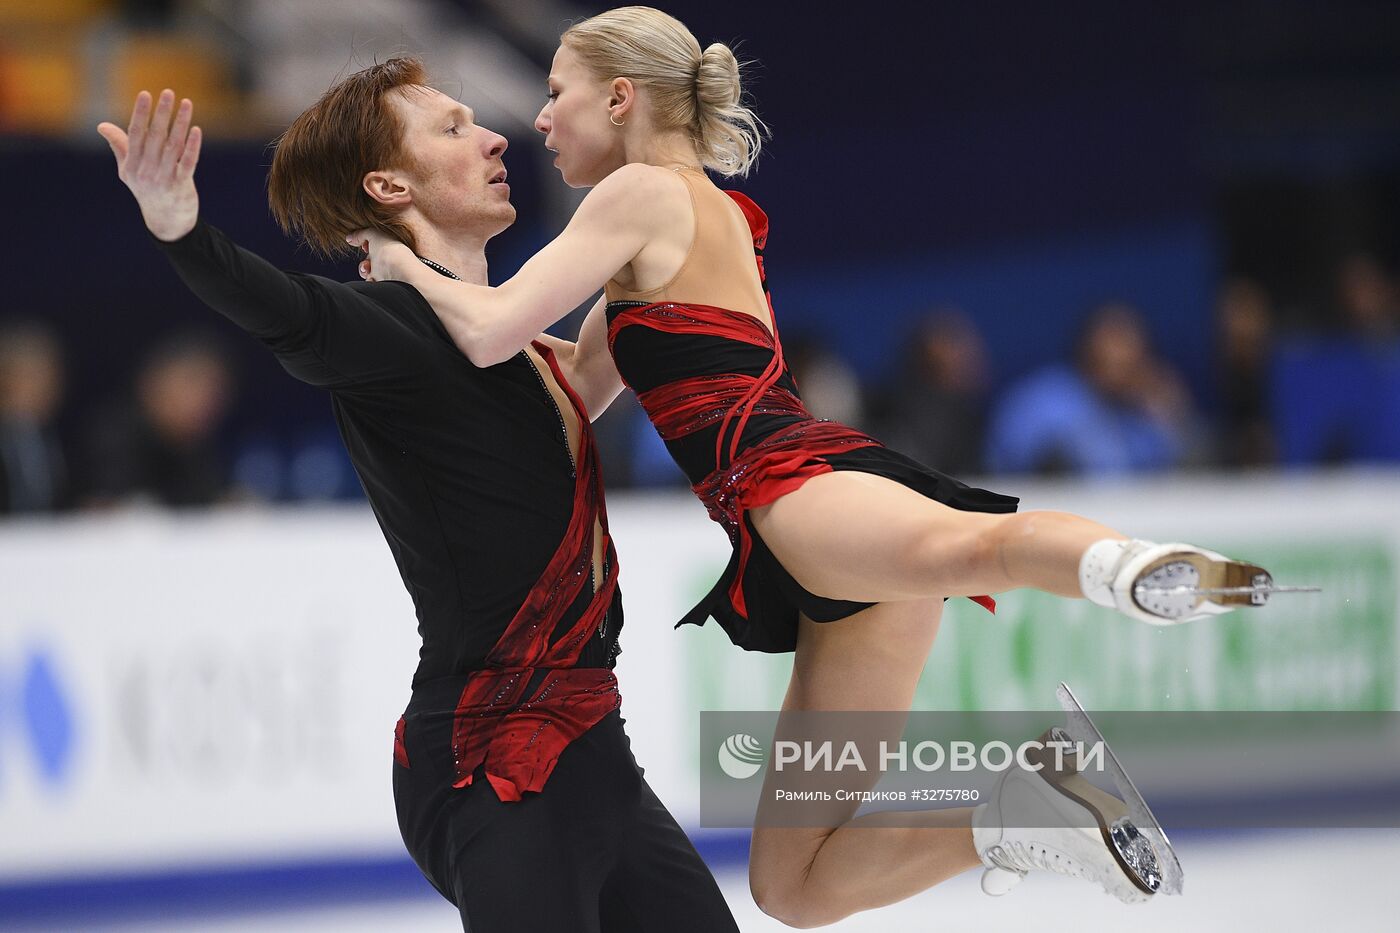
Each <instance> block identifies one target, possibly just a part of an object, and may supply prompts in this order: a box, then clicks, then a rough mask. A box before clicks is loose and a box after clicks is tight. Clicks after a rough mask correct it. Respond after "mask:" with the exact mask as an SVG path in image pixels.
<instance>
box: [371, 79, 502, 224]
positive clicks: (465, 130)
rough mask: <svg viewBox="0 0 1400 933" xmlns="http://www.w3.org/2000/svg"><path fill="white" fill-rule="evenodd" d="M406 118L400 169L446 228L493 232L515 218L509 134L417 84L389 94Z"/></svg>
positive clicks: (418, 201) (433, 220) (423, 207)
mask: <svg viewBox="0 0 1400 933" xmlns="http://www.w3.org/2000/svg"><path fill="white" fill-rule="evenodd" d="M390 100H391V101H392V102H393V107H394V108H395V109H396V110H397V111H398V113H399V117H400V118H401V119H402V120H403V123H404V155H405V159H406V161H407V162H408V163H409V164H407V165H404V166H400V167H399V169H398V172H397V174H398V175H400V176H401V177H402V178H403V180H404V182H405V183H406V184H407V185H408V186H409V188H410V193H411V195H412V204H413V206H414V207H415V208H417V210H418V213H420V214H421V215H422V216H423V218H424V219H425V220H426V221H427V222H428V223H430V224H432V225H433V226H435V227H437V228H438V229H440V230H444V231H449V230H451V231H463V230H470V231H471V232H473V233H478V234H482V235H484V236H487V237H490V236H494V235H495V234H497V233H500V232H501V231H502V230H504V229H505V228H506V227H509V226H510V225H511V223H512V222H513V221H514V220H515V207H514V206H513V205H512V204H511V203H510V186H509V185H507V184H506V182H505V178H506V169H505V164H504V163H503V162H502V161H501V156H502V154H503V153H504V152H505V151H506V145H507V143H506V139H505V137H504V136H501V135H500V134H499V133H493V132H491V131H490V130H488V129H487V128H486V127H484V126H479V125H477V123H476V118H475V117H476V115H475V114H474V113H472V110H471V108H470V107H467V106H464V105H463V104H461V103H459V102H458V101H456V100H453V99H452V98H451V97H448V96H447V95H446V94H444V93H442V92H441V91H438V90H435V89H434V88H430V87H422V86H418V85H414V86H412V87H408V88H404V89H403V92H402V93H398V94H393V95H391V96H390Z"/></svg>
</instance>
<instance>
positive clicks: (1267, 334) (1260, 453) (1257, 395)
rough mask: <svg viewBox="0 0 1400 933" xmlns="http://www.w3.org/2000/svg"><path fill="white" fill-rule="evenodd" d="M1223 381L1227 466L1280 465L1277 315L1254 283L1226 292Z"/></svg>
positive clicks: (1221, 311)
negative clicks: (1275, 401) (1272, 395)
mask: <svg viewBox="0 0 1400 933" xmlns="http://www.w3.org/2000/svg"><path fill="white" fill-rule="evenodd" d="M1216 307H1217V315H1218V326H1219V328H1220V331H1219V337H1220V354H1219V357H1218V360H1217V361H1218V366H1219V369H1218V379H1219V388H1220V404H1221V411H1220V438H1219V444H1218V449H1219V453H1220V460H1221V462H1222V464H1223V465H1225V466H1231V467H1258V466H1266V465H1269V464H1272V463H1276V462H1277V460H1278V439H1277V436H1276V434H1275V431H1274V424H1273V422H1272V420H1271V418H1270V412H1269V390H1270V387H1269V380H1270V364H1271V362H1272V360H1273V336H1274V313H1273V306H1272V304H1271V302H1270V301H1269V296H1268V293H1266V292H1265V291H1264V289H1263V288H1262V287H1260V286H1259V284H1258V283H1256V282H1253V281H1251V280H1249V279H1236V280H1234V281H1232V282H1228V283H1226V285H1225V287H1224V288H1223V289H1221V292H1220V297H1219V300H1218V303H1217V306H1216Z"/></svg>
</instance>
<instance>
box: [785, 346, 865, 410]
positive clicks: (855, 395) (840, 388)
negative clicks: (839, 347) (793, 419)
mask: <svg viewBox="0 0 1400 933" xmlns="http://www.w3.org/2000/svg"><path fill="white" fill-rule="evenodd" d="M782 341H783V359H784V361H785V362H786V363H787V365H788V369H790V370H791V371H792V378H793V379H794V380H795V381H796V382H797V394H798V395H800V396H801V397H802V404H803V405H804V406H806V408H807V410H808V411H809V412H811V413H812V414H813V415H814V416H815V417H817V418H826V419H828V420H830V421H839V422H841V423H842V424H848V425H851V426H852V427H856V428H859V427H861V426H862V425H863V424H864V422H865V402H864V399H862V398H861V391H860V380H859V379H857V378H856V374H855V370H853V369H851V367H850V364H848V363H847V362H846V361H845V360H843V359H842V358H841V357H840V356H838V355H837V354H836V353H834V352H832V350H831V348H830V347H828V346H827V345H826V344H825V343H824V342H823V341H821V340H819V339H818V338H816V337H814V336H811V335H809V334H800V333H799V334H792V335H787V336H783V338H782Z"/></svg>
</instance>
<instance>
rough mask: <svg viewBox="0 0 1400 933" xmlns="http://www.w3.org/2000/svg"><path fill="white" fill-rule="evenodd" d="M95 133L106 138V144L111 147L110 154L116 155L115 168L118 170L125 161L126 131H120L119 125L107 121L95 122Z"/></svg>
mask: <svg viewBox="0 0 1400 933" xmlns="http://www.w3.org/2000/svg"><path fill="white" fill-rule="evenodd" d="M97 133H98V135H99V136H101V137H102V138H103V139H105V140H107V145H109V146H111V147H112V155H114V156H116V157H117V170H118V171H120V170H121V168H122V164H123V163H124V162H126V153H127V136H126V133H124V132H122V129H121V127H119V126H117V125H116V124H114V123H107V122H102V123H99V124H97Z"/></svg>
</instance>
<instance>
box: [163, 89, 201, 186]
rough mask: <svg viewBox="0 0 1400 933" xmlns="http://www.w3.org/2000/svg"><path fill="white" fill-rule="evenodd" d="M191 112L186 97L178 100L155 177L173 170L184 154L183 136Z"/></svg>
mask: <svg viewBox="0 0 1400 933" xmlns="http://www.w3.org/2000/svg"><path fill="white" fill-rule="evenodd" d="M193 114H194V104H192V103H190V101H189V99H188V98H186V99H185V100H182V101H180V108H179V109H178V110H177V111H175V123H174V125H173V126H171V128H170V139H169V141H168V142H166V144H165V151H164V152H162V153H161V157H160V170H159V172H158V173H157V177H159V178H165V177H166V176H168V175H170V173H171V172H173V171H175V166H176V164H178V163H179V161H180V158H181V156H183V155H184V154H185V142H186V139H185V137H186V135H187V134H188V133H189V131H190V120H191V118H192V117H193Z"/></svg>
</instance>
